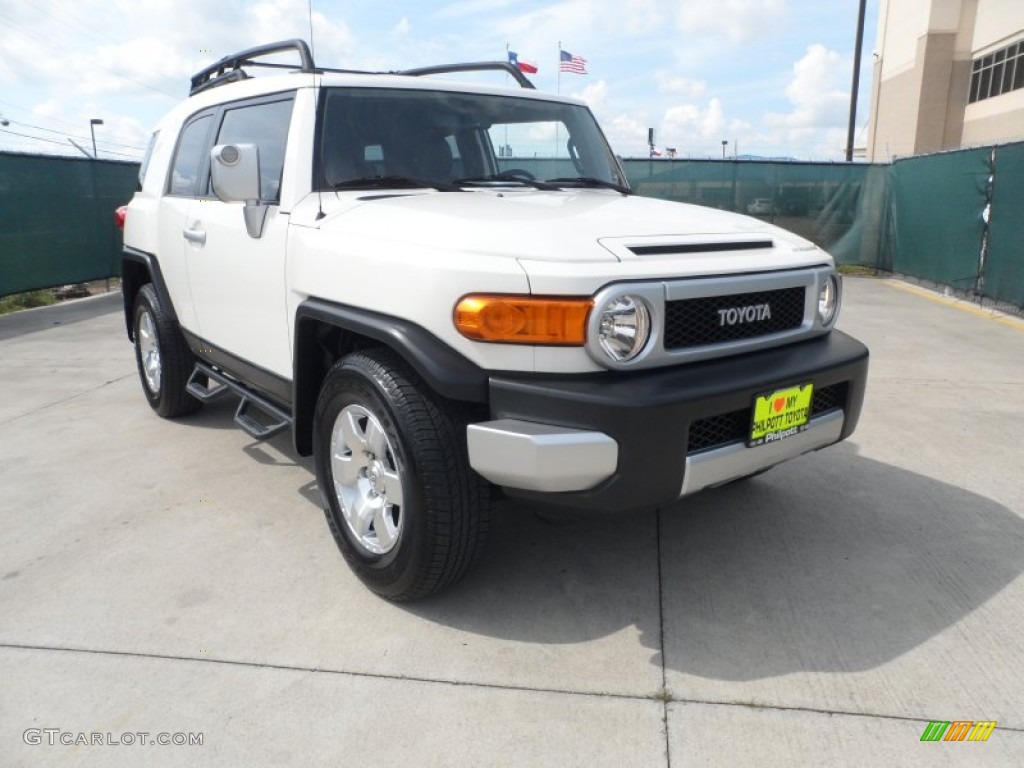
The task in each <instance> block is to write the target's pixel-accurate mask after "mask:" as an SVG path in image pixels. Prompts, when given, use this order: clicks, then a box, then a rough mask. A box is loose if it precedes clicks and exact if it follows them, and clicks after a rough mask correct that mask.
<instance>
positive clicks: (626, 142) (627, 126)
mask: <svg viewBox="0 0 1024 768" xmlns="http://www.w3.org/2000/svg"><path fill="white" fill-rule="evenodd" d="M603 127H604V132H605V136H606V137H607V138H608V143H609V144H611V146H612V150H614V152H615V154H617V155H622V156H624V157H635V156H637V155H646V154H647V125H645V124H644V123H643V122H641V121H640V120H637V119H636V118H635V117H632V116H630V115H618V116H616V117H613V118H612V119H611V120H609V121H606V122H605V123H604V125H603Z"/></svg>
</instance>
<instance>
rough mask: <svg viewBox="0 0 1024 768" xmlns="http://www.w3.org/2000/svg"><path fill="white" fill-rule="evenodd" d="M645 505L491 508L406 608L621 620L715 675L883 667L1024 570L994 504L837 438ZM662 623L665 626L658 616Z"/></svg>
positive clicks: (497, 625) (484, 623)
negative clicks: (557, 518)
mask: <svg viewBox="0 0 1024 768" xmlns="http://www.w3.org/2000/svg"><path fill="white" fill-rule="evenodd" d="M657 514H659V515H660V529H661V530H660V549H661V581H662V585H663V594H662V598H661V603H662V605H663V609H662V610H663V616H664V620H663V622H662V621H661V620H659V611H658V602H659V601H658V600H657V595H656V593H657V589H658V567H657V563H656V557H655V553H656V551H657V538H658V531H657V526H656V522H655V513H653V512H652V513H642V514H639V515H633V516H630V515H625V516H623V517H621V518H618V519H615V518H613V519H611V520H608V519H599V520H595V521H590V520H587V519H584V518H582V517H580V516H577V517H576V518H575V519H571V518H570V519H568V520H567V521H566V522H564V523H563V524H552V523H551V522H549V521H545V520H543V519H540V518H538V517H537V516H536V515H534V514H532V513H531V510H530V509H528V508H525V507H523V506H522V505H516V504H513V503H505V504H503V505H500V506H499V509H498V514H497V516H496V521H495V523H496V524H495V526H494V527H495V536H494V537H493V542H492V546H491V548H490V551H489V552H488V554H487V556H486V557H485V558H484V560H483V562H482V563H481V565H480V566H479V567H478V568H477V569H476V570H475V571H474V572H473V573H471V574H470V575H469V577H468V578H467V579H465V580H464V581H463V582H462V583H460V584H459V585H456V586H455V587H454V588H452V589H450V590H448V591H446V592H444V593H442V594H440V595H438V596H436V597H434V598H431V599H429V600H426V601H423V602H420V603H414V604H412V605H410V606H408V607H407V610H409V611H410V612H412V613H414V614H416V615H417V616H420V617H422V618H424V619H427V620H430V621H433V622H437V623H439V624H443V625H446V626H450V627H456V628H458V629H461V630H464V631H468V632H473V633H478V634H481V635H487V636H496V637H502V638H505V639H512V640H516V641H520V642H526V643H574V642H580V641H585V640H588V639H592V638H595V637H600V636H603V635H605V634H609V633H612V632H616V631H619V630H621V629H623V627H625V626H628V625H629V624H630V623H632V624H634V625H635V626H636V628H637V629H638V630H639V633H640V636H641V641H642V642H643V644H644V645H645V646H646V647H647V648H650V649H651V650H652V651H653V653H652V660H651V661H652V663H654V664H661V663H662V660H661V654H660V649H661V644H662V637H663V638H664V640H663V642H664V648H665V659H664V663H665V665H666V666H667V667H669V668H671V669H674V670H678V671H681V672H684V673H687V674H693V675H697V676H701V677H705V678H714V679H720V680H754V679H760V678H766V677H774V676H778V675H783V674H787V673H792V672H798V671H812V670H813V671H833V672H849V671H855V670H865V669H872V668H875V667H878V666H880V665H882V664H885V663H886V662H889V661H891V660H893V659H894V658H896V657H898V656H900V655H901V654H904V653H906V652H907V651H909V650H911V649H912V648H914V647H916V646H918V645H920V644H922V643H924V642H926V641H928V640H929V639H930V638H932V637H934V636H935V635H937V634H938V633H940V632H942V631H943V630H945V629H946V628H948V627H949V626H951V625H953V624H954V623H956V622H957V621H958V620H960V619H961V618H962V617H964V616H965V615H966V614H968V613H970V612H971V611H973V610H975V609H977V608H978V607H979V606H980V605H982V604H983V603H985V602H986V601H987V600H988V599H990V598H991V597H992V596H993V595H995V594H996V593H998V592H999V591H1000V590H1002V589H1003V588H1004V587H1006V586H1007V585H1008V584H1010V583H1011V582H1012V581H1013V580H1014V579H1015V578H1016V577H1017V576H1018V575H1020V573H1021V572H1022V571H1024V521H1022V520H1021V518H1020V517H1019V516H1018V515H1017V514H1014V513H1013V512H1012V511H1011V510H1009V509H1007V508H1006V507H1004V506H1002V505H1000V504H998V503H996V502H994V501H992V500H990V499H987V498H984V497H982V496H979V495H977V494H974V493H971V492H968V491H965V490H963V489H961V488H957V487H955V486H952V485H949V484H947V483H943V482H940V481H938V480H935V479H933V478H929V477H925V476H923V475H919V474H915V473H913V472H909V471H906V470H904V469H900V468H897V467H893V466H890V465H887V464H883V463H880V462H878V461H874V460H872V459H868V458H865V457H862V456H858V455H857V453H856V449H855V447H854V446H853V445H851V444H843V445H840V446H836V447H833V448H831V449H829V450H827V451H823V452H821V453H818V454H814V455H811V456H806V457H803V458H801V459H799V460H796V461H794V462H790V463H789V464H786V465H784V466H781V467H778V468H776V469H774V470H773V471H772V472H769V473H767V474H765V475H763V476H761V477H759V478H756V479H754V480H751V481H747V482H743V483H738V484H734V485H731V486H726V487H724V488H719V489H714V490H710V491H706V492H704V493H703V494H700V495H698V496H695V497H693V498H692V499H690V500H688V501H686V502H685V503H679V504H676V505H674V506H673V507H671V508H668V509H664V510H661V511H660V512H659V513H657ZM662 626H663V628H662Z"/></svg>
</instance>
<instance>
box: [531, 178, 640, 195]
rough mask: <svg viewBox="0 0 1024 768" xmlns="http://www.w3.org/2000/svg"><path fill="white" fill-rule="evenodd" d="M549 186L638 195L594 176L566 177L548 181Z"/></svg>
mask: <svg viewBox="0 0 1024 768" xmlns="http://www.w3.org/2000/svg"><path fill="white" fill-rule="evenodd" d="M546 181H547V182H548V183H549V184H559V185H561V186H565V185H566V184H573V185H577V186H580V187H595V188H599V189H614V190H615V191H616V192H619V193H620V194H623V195H633V194H636V193H635V192H633V190H632V189H630V188H629V187H624V186H622V185H621V184H616V183H615V182H614V181H605V180H604V179H598V178H595V177H593V176H566V177H564V178H558V179H547V180H546Z"/></svg>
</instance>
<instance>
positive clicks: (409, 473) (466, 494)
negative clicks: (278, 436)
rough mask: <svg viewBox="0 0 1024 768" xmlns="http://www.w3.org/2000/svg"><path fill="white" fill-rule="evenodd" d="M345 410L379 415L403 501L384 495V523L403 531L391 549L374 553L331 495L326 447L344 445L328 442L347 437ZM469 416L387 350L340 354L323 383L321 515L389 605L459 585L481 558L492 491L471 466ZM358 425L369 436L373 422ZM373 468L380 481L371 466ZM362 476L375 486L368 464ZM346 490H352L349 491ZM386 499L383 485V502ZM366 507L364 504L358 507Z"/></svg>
mask: <svg viewBox="0 0 1024 768" xmlns="http://www.w3.org/2000/svg"><path fill="white" fill-rule="evenodd" d="M346 409H347V410H346ZM343 411H345V413H346V414H349V415H352V414H358V413H365V412H368V413H369V414H371V415H372V416H373V418H374V419H376V426H379V428H380V429H382V430H383V433H384V435H385V436H386V438H387V446H386V448H387V450H386V452H385V453H386V457H381V461H382V462H384V464H385V465H387V467H390V468H391V470H392V471H393V474H394V475H396V476H397V479H398V481H400V486H401V493H402V501H401V504H400V505H399V504H396V505H394V506H392V505H391V504H390V502H389V500H388V499H387V498H383V502H384V508H385V509H386V510H387V511H388V514H389V515H391V516H390V517H388V521H389V526H390V524H391V523H394V522H397V524H398V526H399V527H398V530H397V533H396V534H395V535H394V537H393V538H392V539H391V541H390V543H389V544H388V545H389V546H390V549H389V550H388V551H385V552H382V553H380V554H377V553H374V552H371V551H370V549H369V547H368V546H367V543H366V542H365V541H363V542H361V540H360V538H359V534H358V533H357V531H356V530H354V528H353V527H352V526H351V525H350V524H349V522H348V521H347V519H346V516H345V514H344V512H343V510H342V502H341V500H340V499H339V493H338V492H337V491H336V486H335V474H334V473H335V470H334V469H333V466H334V460H332V456H331V453H332V445H334V450H335V451H338V450H339V449H343V448H344V446H343V444H342V443H341V442H337V443H333V444H332V438H335V426H336V423H337V424H338V425H339V432H338V435H337V437H336V439H337V440H338V441H344V440H345V438H344V436H343V431H340V425H341V423H342V419H343V417H342V412H343ZM468 418H469V414H468V412H467V411H466V409H465V408H463V407H462V406H461V405H460V404H458V403H453V402H451V401H448V400H445V399H444V398H441V397H440V396H438V395H437V394H435V393H434V392H433V391H431V390H430V388H429V387H428V386H427V385H426V384H425V383H424V382H423V381H422V379H420V377H419V376H418V375H417V374H416V373H415V372H414V371H413V370H412V369H410V368H409V367H408V366H407V365H406V364H405V363H404V362H403V361H402V359H401V358H400V357H399V356H398V355H397V354H395V353H394V352H392V351H391V350H389V349H386V348H380V349H372V350H367V351H364V352H356V353H353V354H350V355H348V356H346V357H344V358H342V359H341V360H339V361H338V362H337V363H335V365H334V366H333V367H332V368H331V370H330V371H329V372H328V374H327V377H326V378H325V380H324V384H323V387H322V388H321V390H320V397H319V399H318V401H317V405H316V413H315V416H314V419H315V421H314V428H313V453H314V460H315V464H316V477H317V483H318V485H319V486H320V489H321V493H322V494H323V498H324V501H325V503H326V508H325V510H324V513H325V515H326V517H327V523H328V525H329V526H330V529H331V534H332V535H333V536H334V540H335V542H337V544H338V548H339V549H340V550H341V553H342V555H343V556H344V557H345V560H346V561H347V562H348V564H349V566H350V567H351V568H352V570H353V571H354V572H355V573H356V575H357V576H358V577H359V579H360V580H361V581H362V582H363V583H364V584H366V586H367V587H369V588H370V589H371V590H372V591H374V592H375V593H377V594H378V595H381V596H382V597H386V598H388V599H389V600H394V601H409V600H416V599H419V598H422V597H426V596H427V595H430V594H432V593H434V592H437V591H438V590H440V589H442V588H444V587H446V586H448V585H450V584H452V583H454V582H456V581H457V580H458V579H460V578H461V577H462V576H463V575H464V574H465V573H466V571H467V570H468V569H469V568H470V566H472V565H473V563H474V562H476V560H478V559H479V557H480V555H481V554H482V552H483V549H484V544H485V542H486V539H487V531H488V526H489V522H490V486H489V484H488V483H487V481H485V480H484V479H483V478H482V477H480V476H479V475H477V474H476V473H475V472H474V471H473V470H472V469H471V468H470V466H469V458H468V455H467V445H466V423H467V420H468ZM356 423H357V426H360V425H361V426H362V428H364V429H366V430H367V431H366V432H364V433H363V436H364V437H369V435H370V431H369V419H368V418H363V420H362V421H358V419H357V422H356ZM341 453H343V454H345V459H346V460H347V461H352V460H355V459H356V458H357V456H356V452H355V451H351V450H349V451H346V450H341ZM363 455H364V457H369V460H373V459H374V458H375V457H374V454H373V453H371V452H364V454H363ZM361 461H363V462H366V461H368V459H367V458H362V459H361ZM370 472H372V473H373V474H374V476H375V477H379V475H377V474H376V471H375V470H370ZM358 476H359V477H360V478H362V479H364V481H365V483H367V484H369V483H370V482H371V481H370V479H369V478H370V474H367V470H366V469H365V468H363V469H360V470H359V474H358ZM373 482H376V481H375V480H374V481H373ZM348 487H349V488H350V489H354V486H353V485H349V486H348ZM363 487H368V485H367V486H363ZM374 487H375V486H374ZM388 493H390V491H389V490H387V489H386V488H385V491H384V493H383V496H387V494H388ZM374 495H375V494H372V493H371V494H368V495H367V496H364V497H359V496H358V492H357V491H356V497H355V498H359V499H360V500H363V501H365V499H368V498H369V499H371V500H373V497H374ZM357 503H358V502H357ZM368 506H369V503H366V504H364V505H363V509H364V510H365V509H366V508H367V507H368ZM376 519H377V518H375V520H376ZM375 527H376V523H374V524H373V526H372V527H371V528H370V529H369V530H368V532H367V533H366V534H365V535H366V536H369V537H376V536H377V534H376V532H375ZM388 537H391V533H388ZM373 543H374V542H373V541H371V542H370V544H371V545H372V544H373ZM377 543H378V544H379V543H380V542H379V539H377Z"/></svg>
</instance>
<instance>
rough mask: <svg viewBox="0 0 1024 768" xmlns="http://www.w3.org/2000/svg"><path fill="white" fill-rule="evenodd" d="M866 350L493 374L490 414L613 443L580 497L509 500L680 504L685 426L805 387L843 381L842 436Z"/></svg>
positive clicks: (851, 419) (838, 338) (849, 427)
mask: <svg viewBox="0 0 1024 768" xmlns="http://www.w3.org/2000/svg"><path fill="white" fill-rule="evenodd" d="M867 370H868V350H867V348H866V347H865V346H864V345H863V344H861V343H860V342H859V341H857V340H856V339H853V338H851V337H850V336H847V335H846V334H844V333H841V332H839V331H833V332H832V333H830V334H829V335H827V336H823V337H819V338H816V339H811V340H808V341H804V342H801V343H798V344H791V345H789V346H784V347H776V348H774V349H769V350H763V351H760V352H754V353H749V354H745V355H741V356H737V357H734V358H725V359H719V360H709V361H705V362H700V363H692V364H688V365H680V366H676V367H673V368H669V369H665V368H662V369H658V370H654V371H641V372H636V373H632V374H629V375H623V374H621V373H611V372H609V373H600V374H593V375H587V376H580V375H574V376H570V375H539V374H533V375H525V374H524V375H520V374H503V375H494V376H491V379H490V402H491V417H492V418H494V419H506V418H507V419H523V420H525V421H536V422H542V423H547V424H557V425H561V426H566V427H574V428H577V429H585V430H595V431H600V432H603V433H605V434H606V435H609V436H610V437H612V438H614V439H615V441H616V442H617V443H618V445H619V464H618V467H617V468H616V472H615V474H614V475H613V476H612V477H611V478H609V479H608V480H607V481H605V482H604V483H602V484H601V485H599V486H597V487H596V488H593V489H590V490H588V491H580V492H572V493H558V494H544V493H536V492H531V491H518V490H515V489H508V492H509V493H510V494H511V495H514V496H517V497H522V498H526V499H533V500H537V501H543V502H546V503H557V504H564V505H567V506H573V507H585V508H588V509H592V510H595V511H611V510H627V509H636V508H644V507H651V506H657V505H660V504H667V503H670V502H673V501H675V500H676V499H678V498H679V495H680V489H681V488H682V483H683V471H684V464H685V460H686V454H687V452H688V445H687V441H688V435H689V429H690V424H691V423H693V422H694V421H696V420H699V419H702V418H706V417H709V416H715V415H717V414H725V413H730V412H733V411H737V410H741V409H745V408H749V407H751V406H752V403H753V398H754V396H755V395H756V394H763V393H764V392H766V391H769V390H772V389H777V388H782V387H785V386H788V385H795V384H801V383H806V382H811V383H813V384H814V385H815V388H824V387H828V386H832V385H835V384H843V383H845V384H846V387H845V401H844V402H842V403H840V404H839V405H840V406H841V407H842V409H843V411H844V413H845V420H844V423H843V429H842V433H841V435H840V439H841V440H842V439H845V438H846V437H848V436H849V435H850V434H851V433H852V432H853V430H854V428H855V427H856V425H857V421H858V419H859V418H860V410H861V405H862V403H863V400H864V389H865V383H866V380H867Z"/></svg>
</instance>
